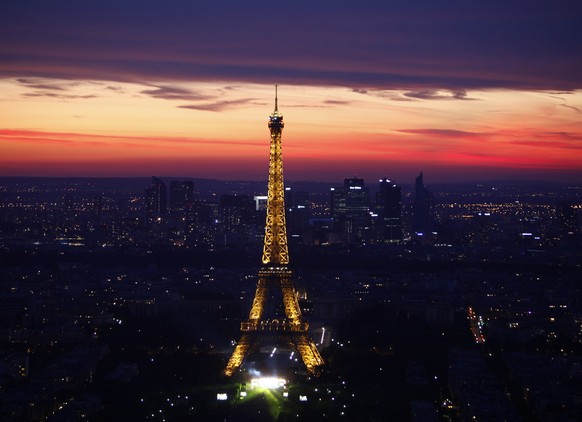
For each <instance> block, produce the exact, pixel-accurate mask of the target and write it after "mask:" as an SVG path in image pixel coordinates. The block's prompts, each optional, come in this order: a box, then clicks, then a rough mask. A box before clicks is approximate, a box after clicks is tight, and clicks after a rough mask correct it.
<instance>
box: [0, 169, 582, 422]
mask: <svg viewBox="0 0 582 422" xmlns="http://www.w3.org/2000/svg"><path fill="white" fill-rule="evenodd" d="M429 177H430V175H424V180H423V175H422V174H419V175H418V177H417V178H416V180H415V182H416V183H415V184H411V183H402V184H400V183H397V182H392V181H388V180H387V179H385V178H381V179H379V181H374V182H370V183H368V182H367V181H365V180H362V179H358V178H346V179H345V180H344V181H343V183H342V181H338V183H336V184H328V183H315V182H312V183H307V182H305V183H293V182H289V183H288V186H287V187H286V191H285V196H286V198H285V199H286V211H287V215H288V216H289V218H288V233H289V249H290V254H291V257H292V260H291V263H292V266H293V269H294V272H295V279H296V280H295V283H296V285H297V289H298V295H299V299H300V305H301V307H302V310H303V313H304V315H305V316H306V318H307V319H308V320H309V322H310V333H311V335H312V338H314V339H315V341H316V343H317V346H318V348H319V349H320V350H321V354H322V356H323V357H324V359H325V361H326V371H325V373H324V374H323V375H322V376H321V377H319V378H317V379H310V380H307V378H306V374H305V373H304V372H302V370H301V365H300V364H298V363H295V364H294V365H290V363H289V353H286V352H284V351H281V352H280V353H275V356H273V357H270V358H269V355H268V354H267V356H261V355H260V354H259V359H258V362H256V364H257V365H259V364H261V362H262V365H264V361H265V360H267V361H268V360H270V359H272V360H275V359H276V361H277V362H278V363H277V364H274V365H275V368H277V367H279V371H281V372H283V373H287V372H289V371H291V373H292V374H294V375H293V376H294V377H295V378H296V384H295V383H294V382H293V381H290V384H289V386H288V397H286V398H284V399H283V398H282V396H281V395H280V394H282V393H276V394H279V396H277V397H275V398H271V399H270V400H274V401H275V403H276V404H272V403H268V402H263V401H261V400H260V399H255V400H254V401H252V400H249V399H247V400H242V399H241V398H240V394H241V391H239V390H240V389H241V388H243V387H241V385H243V384H242V383H243V382H244V381H242V380H243V378H242V375H241V379H237V382H238V384H236V383H235V384H236V385H234V384H233V385H230V384H228V383H226V382H225V380H224V378H222V377H221V376H220V374H221V371H222V367H223V366H224V365H225V364H226V360H227V359H228V356H229V354H230V353H231V352H232V348H233V347H232V345H233V344H234V342H236V341H237V340H238V325H239V324H240V321H241V320H242V319H243V318H244V315H245V314H246V313H247V312H248V309H250V302H251V300H252V298H253V294H254V288H255V285H256V283H257V274H256V271H257V268H258V267H259V263H260V262H259V258H260V254H261V247H262V241H263V239H262V237H263V233H264V221H265V207H264V205H265V202H264V196H265V194H266V184H265V183H264V182H221V181H216V180H204V179H200V180H197V179H195V180H171V179H164V178H159V177H152V178H151V179H150V178H134V179H94V178H93V179H92V178H71V179H67V178H62V179H48V178H2V179H1V181H0V182H1V187H2V188H1V189H2V202H1V203H2V205H1V208H0V211H1V212H0V216H1V220H0V223H1V226H0V227H1V232H2V239H1V242H2V251H1V254H2V260H1V262H2V267H1V271H2V277H1V280H2V285H1V292H2V295H1V301H0V318H1V319H0V322H1V323H2V330H1V333H2V336H1V341H2V349H1V350H2V354H1V355H0V358H1V361H0V362H1V366H0V368H1V370H2V372H1V382H2V384H1V388H2V395H1V406H0V408H1V409H2V419H4V420H11V419H14V420H40V419H42V418H47V419H46V420H128V419H133V420H163V419H166V420H191V419H196V418H198V419H200V420H202V419H206V420H214V419H216V420H222V419H223V418H227V420H228V418H229V417H234V415H237V414H238V415H246V416H247V417H249V418H250V417H253V418H259V419H261V416H260V413H258V412H262V413H263V415H264V419H265V420H272V419H275V420H277V418H279V419H278V420H287V419H293V418H295V417H296V416H295V415H296V414H299V415H300V417H308V418H309V417H315V418H316V419H336V418H339V417H340V416H343V417H345V419H346V420H356V419H359V418H360V417H361V415H366V417H367V418H369V419H370V420H387V419H388V420H470V419H471V418H472V417H473V416H475V417H476V418H477V419H479V420H576V419H577V418H579V417H580V415H581V410H582V409H581V404H580V400H579V397H580V393H581V388H582V383H581V381H582V378H581V377H582V371H581V370H580V368H581V364H582V362H581V361H582V354H581V351H582V303H581V298H582V295H581V294H580V293H581V292H580V284H579V280H580V275H581V273H582V270H581V267H580V265H581V262H582V261H581V256H582V242H581V237H580V225H581V219H580V215H581V214H580V209H581V207H582V187H581V186H576V185H568V184H556V183H537V184H535V183H533V182H532V183H530V184H525V183H523V184H516V183H508V182H507V183H503V182H495V183H474V184H473V183H466V184H441V185H431V184H429V183H428V180H430V179H429ZM351 187H358V188H361V189H350V188H351ZM419 229H422V230H423V231H422V232H421V231H419ZM252 365H255V362H254V361H253V362H249V366H248V367H247V368H246V370H245V371H244V373H245V374H247V373H248V372H250V371H251V370H252V368H254V366H252ZM302 374H303V375H302ZM246 388H247V390H251V388H250V387H249V386H248V385H247V387H246ZM218 393H225V394H227V395H228V400H227V401H226V402H222V401H217V400H216V394H218ZM249 393H250V391H249ZM352 394H354V395H355V396H352ZM299 396H302V397H307V402H305V403H303V402H299ZM186 397H188V398H186ZM246 397H249V396H246ZM332 398H333V400H332ZM264 400H266V399H264ZM253 412H257V414H256V415H255V414H253ZM269 412H271V413H269ZM315 415H316V416H315ZM241 417H244V416H241ZM271 418H272V419H271Z"/></svg>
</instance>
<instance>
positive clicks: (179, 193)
mask: <svg viewBox="0 0 582 422" xmlns="http://www.w3.org/2000/svg"><path fill="white" fill-rule="evenodd" d="M193 203H194V182H192V181H191V180H184V181H178V180H172V181H171V182H170V210H171V211H186V210H189V209H191V208H192V205H193Z"/></svg>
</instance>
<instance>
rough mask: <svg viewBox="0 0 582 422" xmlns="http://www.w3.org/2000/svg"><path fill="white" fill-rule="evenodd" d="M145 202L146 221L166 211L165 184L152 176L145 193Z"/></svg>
mask: <svg viewBox="0 0 582 422" xmlns="http://www.w3.org/2000/svg"><path fill="white" fill-rule="evenodd" d="M145 201H146V216H147V218H148V219H151V218H153V217H156V216H159V215H162V214H166V212H167V211H168V208H167V207H168V205H167V199H166V184H165V183H164V182H163V181H162V180H160V179H159V178H157V177H155V176H152V184H151V185H150V186H149V187H148V188H146V191H145Z"/></svg>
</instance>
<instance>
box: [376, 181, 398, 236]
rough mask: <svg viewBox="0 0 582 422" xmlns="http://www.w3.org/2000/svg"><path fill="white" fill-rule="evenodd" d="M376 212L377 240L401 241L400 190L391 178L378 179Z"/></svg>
mask: <svg viewBox="0 0 582 422" xmlns="http://www.w3.org/2000/svg"><path fill="white" fill-rule="evenodd" d="M376 210H377V212H378V218H379V220H380V221H379V224H378V229H379V233H378V235H379V236H378V240H379V241H380V242H383V243H398V242H401V241H402V192H401V189H400V186H397V185H396V183H394V182H393V181H392V180H390V179H387V178H384V179H380V190H379V191H378V192H377V193H376Z"/></svg>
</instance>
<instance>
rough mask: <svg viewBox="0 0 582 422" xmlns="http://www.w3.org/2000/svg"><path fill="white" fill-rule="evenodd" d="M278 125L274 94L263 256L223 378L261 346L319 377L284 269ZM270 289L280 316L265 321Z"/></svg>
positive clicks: (317, 356) (286, 256) (315, 354)
mask: <svg viewBox="0 0 582 422" xmlns="http://www.w3.org/2000/svg"><path fill="white" fill-rule="evenodd" d="M283 126H284V125H283V115H281V114H279V110H278V104H277V93H276V91H275V110H274V111H273V113H272V114H271V115H270V116H269V130H270V132H271V144H270V154H269V186H268V197H267V198H268V199H267V219H266V224H265V239H264V244H263V258H262V261H263V264H264V267H263V268H261V270H260V271H259V279H258V282H257V289H256V291H255V296H254V299H253V304H252V306H251V310H250V312H249V318H248V320H245V321H243V322H242V323H241V327H240V329H241V338H240V340H239V342H238V343H237V345H236V346H235V349H234V351H233V353H232V355H231V357H230V359H229V360H228V363H227V365H226V368H225V369H224V374H225V375H226V376H231V375H232V374H234V372H235V371H236V370H237V369H238V368H239V367H240V366H241V365H242V363H243V361H244V359H245V357H246V356H248V355H249V354H250V353H252V352H253V351H255V350H257V349H258V348H259V347H260V346H261V345H262V344H264V343H277V344H284V345H285V346H287V347H289V348H291V349H292V350H295V351H296V352H297V353H298V354H299V355H300V356H301V359H302V360H303V363H304V364H305V367H306V368H307V371H308V372H309V373H310V374H314V375H317V374H319V372H320V371H321V368H322V367H323V363H324V362H323V359H322V358H321V355H320V354H319V351H318V350H317V347H316V345H315V343H314V342H313V340H312V339H311V338H310V337H309V334H308V328H309V324H308V323H307V322H305V321H303V320H302V317H301V309H300V307H299V301H298V298H297V291H296V290H295V287H294V285H293V280H292V277H291V276H292V273H291V270H289V268H288V267H287V265H288V264H289V249H288V245H287V228H286V224H285V186H284V183H283V155H282V147H281V132H282V130H283ZM272 290H279V291H280V292H281V295H282V301H283V308H284V310H285V315H281V316H280V317H278V318H273V319H268V318H264V314H265V309H266V306H267V300H268V297H269V291H272Z"/></svg>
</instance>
